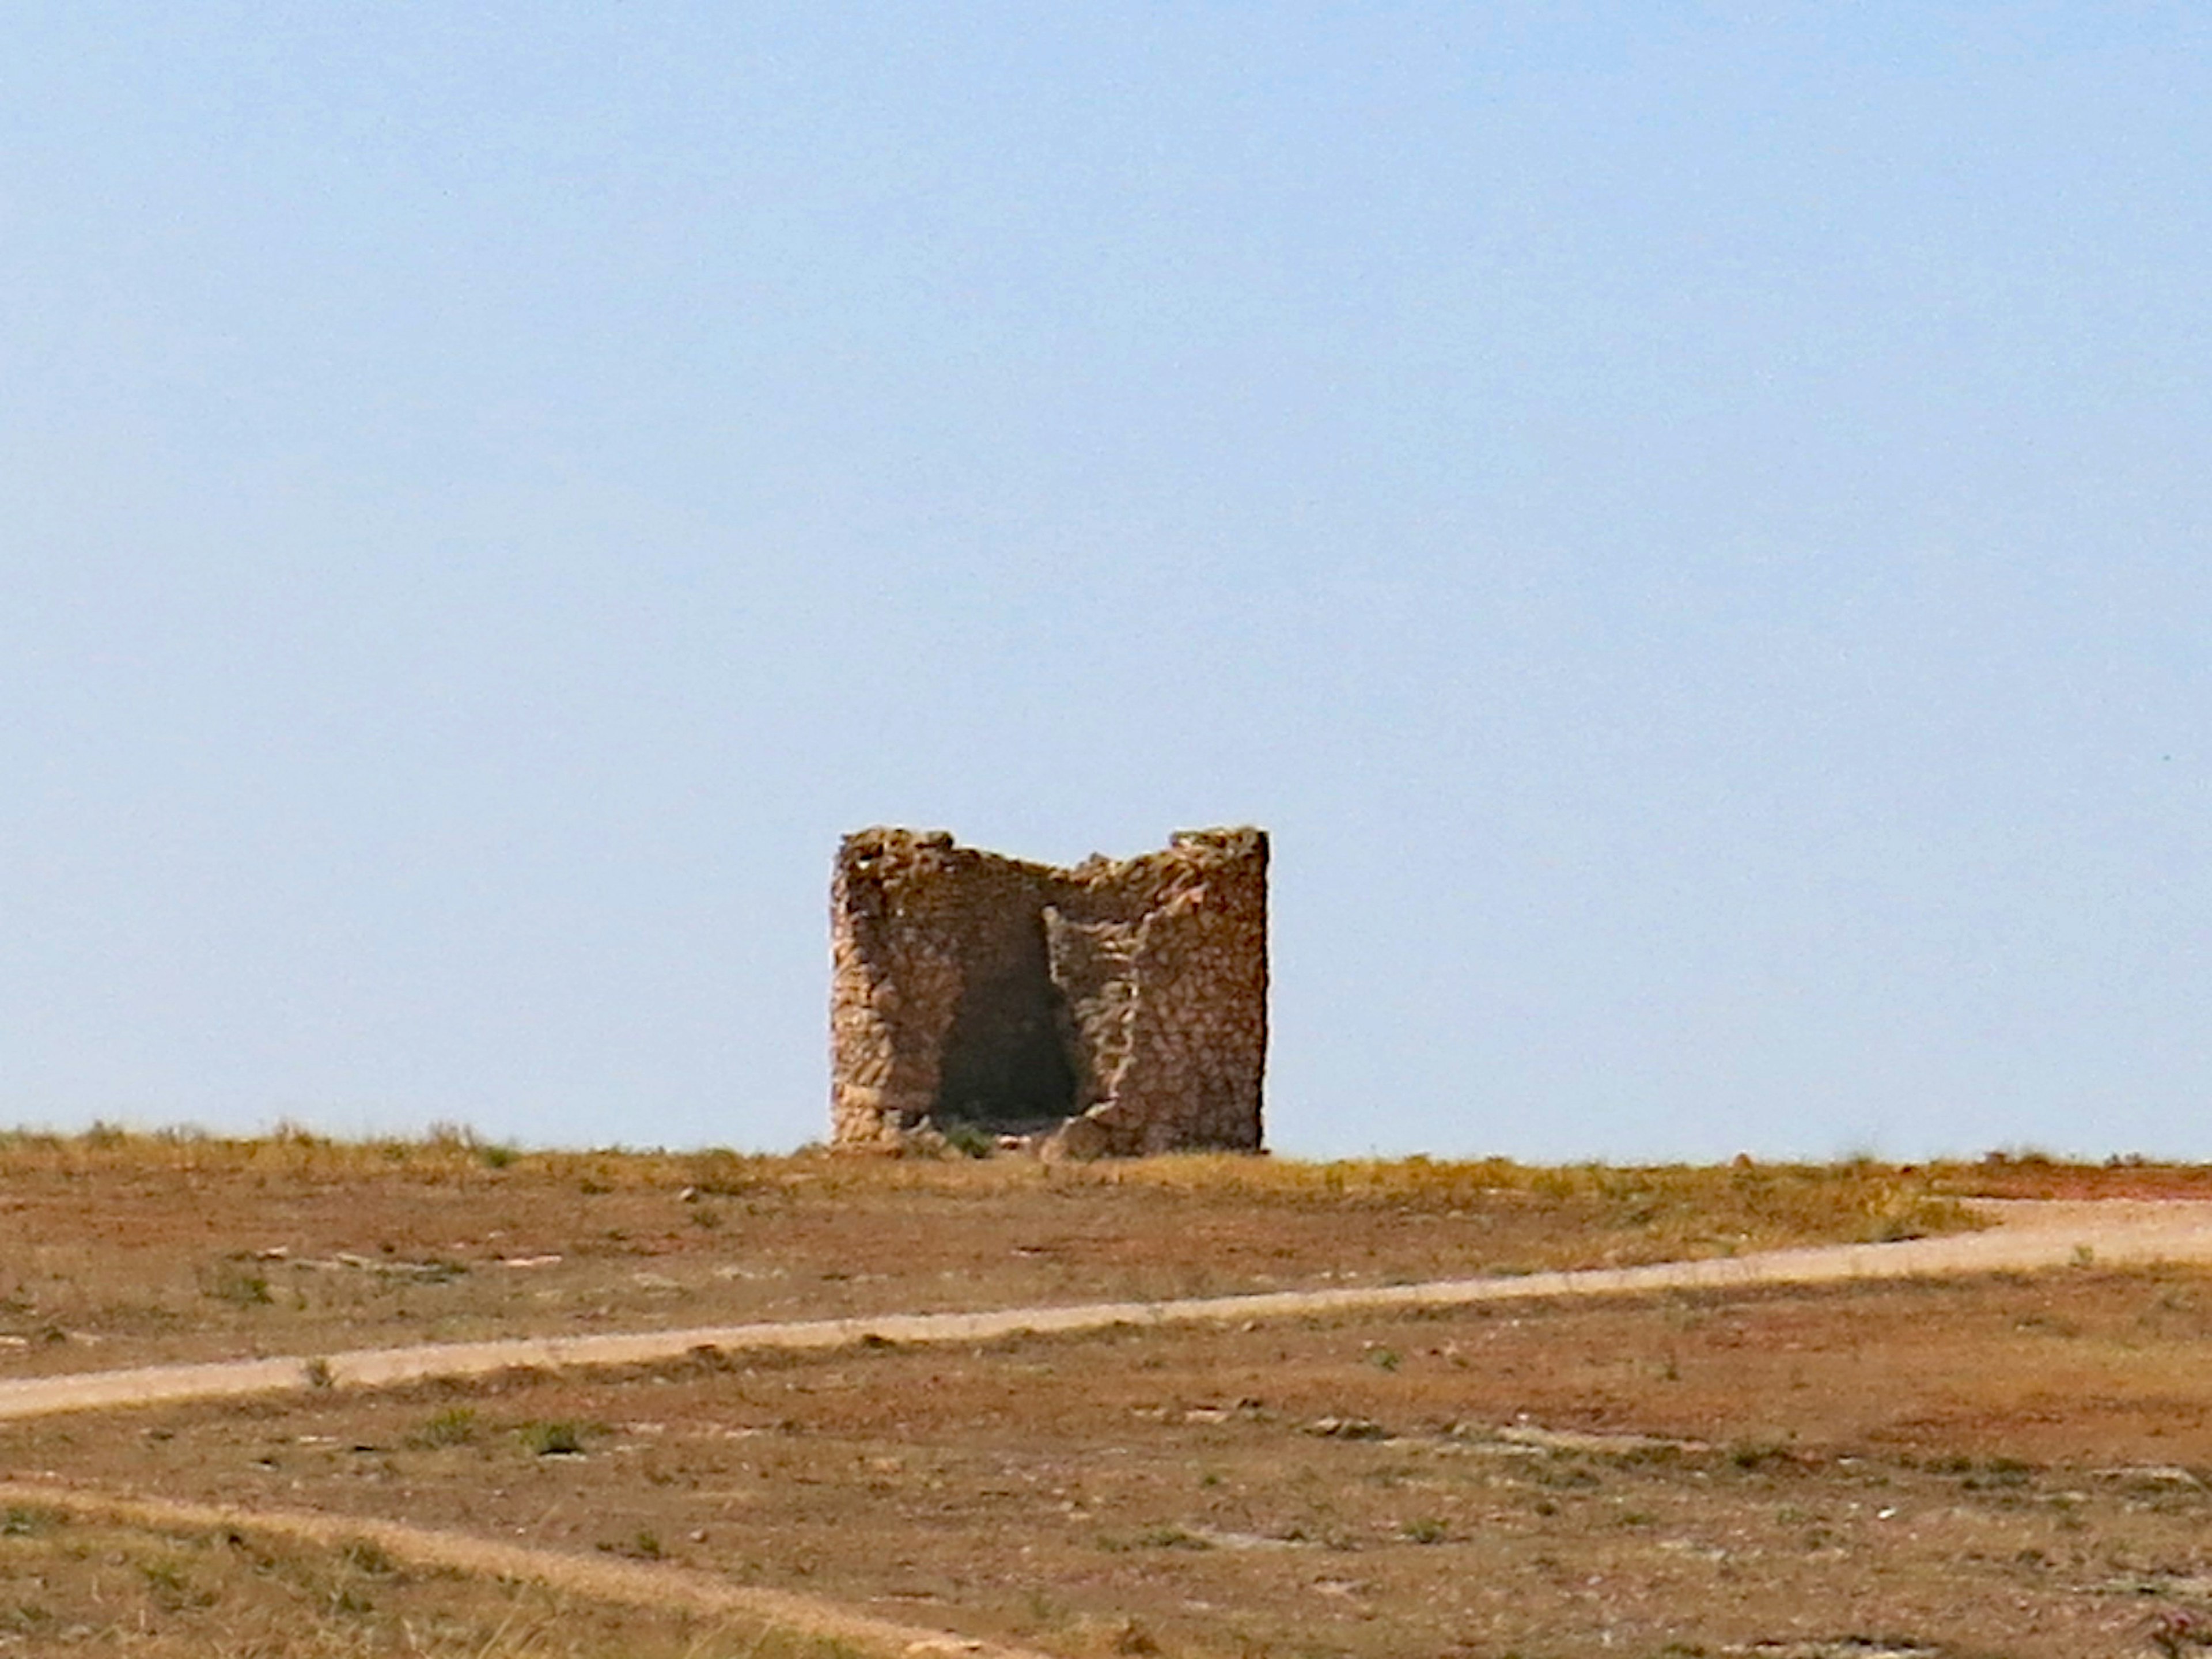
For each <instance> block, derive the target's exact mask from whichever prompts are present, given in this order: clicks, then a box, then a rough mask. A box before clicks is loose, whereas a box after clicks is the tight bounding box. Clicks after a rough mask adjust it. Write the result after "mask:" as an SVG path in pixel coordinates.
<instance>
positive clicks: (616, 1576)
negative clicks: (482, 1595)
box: [0, 1480, 1049, 1659]
mask: <svg viewBox="0 0 2212 1659" xmlns="http://www.w3.org/2000/svg"><path fill="white" fill-rule="evenodd" d="M0 1504H21V1505H24V1506H27V1507H31V1508H38V1509H46V1510H62V1511H64V1512H65V1513H68V1514H70V1515H75V1516H83V1517H85V1518H87V1519H89V1520H96V1521H107V1522H121V1523H123V1524H125V1525H127V1526H133V1527H143V1528H148V1529H149V1530H152V1531H155V1532H165V1533H179V1532H181V1533H202V1532H216V1531H229V1532H238V1533H241V1534H247V1535H249V1536H250V1535H259V1536H262V1537H270V1538H282V1539H285V1540H288V1541H292V1542H295V1543H303V1544H310V1545H313V1546H316V1547H320V1548H337V1547H340V1546H343V1545H345V1544H349V1543H356V1542H360V1543H369V1544H374V1545H375V1546H376V1547H378V1548H379V1549H380V1550H382V1551H383V1552H384V1553H386V1555H388V1556H390V1557H391V1558H392V1559H393V1560H395V1561H401V1562H404V1563H405V1564H407V1565H410V1566H415V1567H425V1568H430V1569H433V1570H440V1571H454V1572H464V1573H469V1574H472V1575H475V1576H477V1577H492V1578H512V1579H520V1580H525V1581H526V1582H529V1583H538V1584H544V1585H547V1586H549V1587H550V1588H551V1589H557V1590H561V1591H564V1592H566V1593H568V1594H571V1595H582V1596H587V1597H589V1598H591V1599H592V1600H593V1601H605V1602H611V1603H614V1604H616V1605H617V1606H623V1607H650V1608H652V1609H653V1610H655V1611H659V1612H684V1613H704V1614H707V1615H708V1616H709V1617H716V1618H728V1619H740V1620H748V1621H751V1622H754V1623H758V1624H762V1625H768V1626H774V1627H775V1628H776V1629H778V1630H783V1631H795V1632H799V1633H801V1634H803V1635H807V1636H821V1637H829V1638H834V1639H836V1640H838V1641H842V1642H848V1643H850V1644H853V1645H854V1646H856V1647H860V1648H864V1649H866V1650H868V1651H870V1652H872V1653H893V1654H900V1655H913V1656H921V1655H924V1654H948V1655H949V1654H966V1655H974V1656H975V1659H1049V1656H1047V1655H1044V1654H1041V1653H1038V1652H1036V1650H1033V1649H1029V1648H1013V1647H1006V1646H1004V1645H1002V1644H998V1643H994V1642H984V1641H978V1640H976V1639H975V1638H970V1637H964V1636H956V1635H954V1634H952V1633H951V1632H948V1631H942V1630H933V1629H930V1628H928V1627H927V1626H920V1625H902V1624H897V1623H895V1622H893V1621H892V1620H887V1619H878V1618H875V1617H873V1616H872V1615H870V1614H868V1613H856V1612H854V1610H853V1609H852V1608H850V1607H842V1606H841V1605H839V1604H838V1603H836V1602H835V1601H821V1600H818V1599H817V1598H816V1597H814V1596H811V1595H792V1594H790V1593H789V1592H787V1591H784V1590H771V1589H749V1588H747V1587H745V1586H744V1585H739V1584H732V1583H728V1582H727V1581H726V1580H725V1579H721V1578H717V1577H713V1576H712V1575H710V1574H708V1573H703V1572H693V1571H688V1570H686V1569H684V1568H682V1567H669V1566H646V1565H640V1564H638V1563H635V1562H629V1561H617V1560H611V1559H608V1558H607V1557H605V1556H603V1555H574V1554H570V1553H568V1552H567V1551H564V1550H543V1549H530V1548H526V1547H524V1546H522V1545H520V1544H507V1543H502V1542H501V1541H498V1540H495V1539H489V1538H478V1537H475V1536H473V1535H471V1534H468V1533H460V1532H446V1531H442V1530H440V1529H437V1528H430V1527H416V1526H410V1525H409V1524H408V1523H407V1522H402V1521H378V1520H371V1519H362V1518H357V1517H354V1516H335V1515H323V1514H319V1513H317V1512H315V1511H314V1510H248V1509H236V1508H233V1507H231V1506H230V1505H228V1504H177V1503H171V1502H168V1501H167V1500H166V1499H161V1498H138V1497H133V1496H131V1495H128V1494H125V1493H121V1492H100V1491H95V1490H90V1489H88V1488H84V1487H80V1486H61V1485H58V1484H48V1483H45V1482H40V1481H28V1480H11V1481H0Z"/></svg>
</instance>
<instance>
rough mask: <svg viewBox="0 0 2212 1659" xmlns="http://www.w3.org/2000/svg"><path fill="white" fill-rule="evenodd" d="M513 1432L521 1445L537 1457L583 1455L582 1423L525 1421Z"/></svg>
mask: <svg viewBox="0 0 2212 1659" xmlns="http://www.w3.org/2000/svg"><path fill="white" fill-rule="evenodd" d="M515 1433H516V1434H517V1435H518V1436H519V1437H520V1439H521V1441H522V1443H523V1445H524V1446H525V1447H526V1448H527V1449H529V1450H530V1451H531V1452H532V1454H533V1455H537V1456H539V1457H580V1456H582V1455H584V1425H582V1424H580V1423H568V1422H562V1423H534V1422H533V1423H525V1424H524V1425H522V1426H521V1427H520V1428H519V1429H517V1430H516V1431H515Z"/></svg>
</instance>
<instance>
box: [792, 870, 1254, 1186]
mask: <svg viewBox="0 0 2212 1659" xmlns="http://www.w3.org/2000/svg"><path fill="white" fill-rule="evenodd" d="M830 935H831V956H832V980H831V985H830V999H829V1030H830V1060H831V1081H830V1120H831V1135H832V1139H833V1140H834V1141H835V1143H836V1145H838V1146H848V1147H864V1146H877V1147H885V1148H890V1147H896V1146H901V1145H903V1144H905V1143H906V1142H908V1140H910V1139H913V1138H915V1137H916V1136H918V1135H923V1134H927V1133H929V1132H931V1131H936V1132H939V1133H944V1132H946V1131H949V1130H954V1129H957V1128H958V1127H963V1126H965V1127H972V1128H974V1129H976V1130H980V1131H983V1132H987V1133H992V1134H995V1135H1000V1136H1004V1137H1011V1138H1014V1139H1018V1140H1020V1141H1023V1142H1024V1143H1026V1144H1030V1145H1034V1146H1038V1147H1039V1148H1041V1149H1042V1150H1043V1151H1045V1152H1048V1153H1053V1152H1058V1153H1065V1154H1068V1155H1072V1156H1079V1157H1096V1156H1100V1155H1104V1154H1126V1153H1139V1152H1165V1151H1171V1150H1176V1149H1182V1148H1193V1147H1232V1148H1238V1149H1243V1150H1256V1149H1257V1148H1258V1146H1259V1145H1260V1136H1261V1098H1260V1097H1261V1076H1262V1073H1263V1072H1264V1071H1265V1068H1266V1065H1267V835H1266V832H1265V831H1263V830H1259V829H1202V830H1192V831H1186V832H1183V833H1182V834H1178V835H1176V836H1174V837H1173V838H1172V840H1171V841H1170V843H1169V845H1168V847H1167V848H1165V850H1164V851H1161V852H1158V853H1149V854H1145V855H1144V856H1143V857H1141V858H1134V859H1124V860H1110V859H1104V858H1092V859H1089V860H1085V862H1084V863H1082V864H1079V865H1078V866H1075V867H1074V868H1073V869H1066V870H1064V869H1057V868H1054V866H1050V865H1043V864H1030V863H1025V862H1024V861H1022V860H1018V859H1009V858H1002V857H1000V855H999V854H995V853H985V852H981V851H978V850H976V849H975V848H966V847H961V846H958V845H957V844H956V843H955V842H953V840H952V838H951V836H947V835H945V834H942V833H924V832H918V831H915V830H910V829H864V830H862V831H860V833H859V834H857V835H853V836H847V837H846V838H845V840H844V842H843V843H842V845H841V846H840V847H839V848H838V851H837V867H836V878H835V880H834V882H833V884H832V887H831V890H830Z"/></svg>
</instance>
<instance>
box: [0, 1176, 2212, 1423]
mask: <svg viewBox="0 0 2212 1659" xmlns="http://www.w3.org/2000/svg"><path fill="white" fill-rule="evenodd" d="M1981 1207H1983V1208H1984V1210H1985V1211H1986V1212H1987V1213H1988V1214H1989V1215H1990V1217H1991V1218H1993V1219H1994V1220H1995V1221H1996V1224H1997V1225H1996V1226H1994V1227H1992V1228H1990V1229H1989V1230H1987V1231H1982V1232H1975V1233H1959V1234H1953V1235H1951V1236H1949V1237H1942V1238H1925V1239H1915V1240H1911V1241H1907V1242H1905V1243H1895V1244H1835V1245H1822V1246H1815V1247H1812V1248H1808V1249H1791V1250H1774V1251H1769V1252H1765V1253H1764V1254H1760V1255H1746V1256H1734V1257H1723V1258H1717V1259H1714V1260H1711V1261H1667V1262H1656V1263H1653V1264H1651V1265H1650V1266H1648V1267H1601V1268H1589V1269H1583V1270H1579V1271H1575V1272H1568V1273H1528V1274H1525V1275H1522V1276H1519V1277H1516V1278H1495V1277H1493V1278H1487V1279H1438V1280H1432V1281H1430V1282H1427V1283H1423V1284H1417V1285H1359V1286H1345V1287H1341V1288H1338V1289H1333V1290H1325V1291H1268V1292H1265V1293H1261V1294H1256V1295H1243V1296H1217V1297H1195V1298H1192V1299H1189V1300H1186V1301H1176V1302H1093V1303H1083V1304H1075V1305H1072V1306H1063V1307H1049V1306H1047V1307H1027V1308H1003V1309H999V1310H994V1311H992V1312H988V1313H939V1314H890V1315H878V1316H873V1317H866V1318H857V1319H820V1320H803V1321H795V1322H762V1323H756V1324H748V1325H709V1326H701V1327H697V1328H692V1329H690V1330H673V1331H644V1332H635V1333H631V1334H607V1335H599V1336H579V1337H514V1338H509V1339H505V1340H498V1341H490V1342H459V1343H435V1344H428V1345H425V1346H416V1347H401V1348H362V1349H356V1350H354V1351H352V1352H342V1353H332V1354H326V1355H322V1356H307V1355H301V1356H296V1357H294V1358H283V1359H246V1360H228V1361H221V1362H216V1363H214V1364H196V1365H152V1366H145V1367H142V1368H139V1369H136V1370H109V1371H87V1372H78V1373H76V1374H74V1375H69V1376H40V1377H23V1378H18V1379H16V1380H14V1381H11V1382H7V1383H0V1420H7V1419H16V1418H30V1417H46V1416H52V1415H55V1414H58V1413H64V1412H78V1411H98V1410H106V1409H112V1408H117V1407H130V1406H149V1405H158V1404H164V1403H169V1402H173V1401H186V1400H210V1399H219V1398H223V1397H228V1396H238V1395H264V1394H277V1393H285V1392H290V1391H295V1390H304V1389H317V1388H330V1387H342V1388H378V1387H388V1386H392V1385H394V1384H398V1383H413V1382H420V1381H423V1380H425V1379H428V1378H431V1377H460V1376H484V1375H486V1374H488V1373H490V1372H495V1371H501V1370H508V1369H510V1368H513V1367H517V1366H533V1367H540V1368H545V1369H556V1370H557V1369H561V1368H564V1367H589V1366H606V1365H635V1364H649V1363H653V1362H655V1361H659V1360H665V1359H671V1358H679V1357H681V1356H682V1355H684V1354H686V1353H689V1352H692V1351H694V1350H696V1349H699V1348H718V1349H724V1350H729V1351H733V1352H739V1351H744V1350H747V1349H752V1350H759V1349H767V1348H781V1349H807V1348H839V1347H850V1346H857V1345H859V1344H860V1343H863V1342H870V1341H889V1342H899V1343H958V1342H982V1341H989V1340H993V1339H994V1338H998V1337H1004V1336H1010V1335H1013V1334H1018V1333H1020V1332H1026V1331H1037V1332H1060V1331H1089V1330H1100V1329H1103V1328H1108V1327H1110V1326H1115V1325H1146V1324H1170V1323H1173V1324H1189V1323H1203V1322H1207V1321H1232V1322H1242V1321H1245V1320H1257V1319H1286V1318H1299V1317H1304V1316H1310V1315H1313V1314H1328V1313H1340V1312H1358V1311H1364V1310H1372V1309H1378V1308H1393V1307H1403V1308H1423V1307H1425V1308H1437V1307H1451V1306H1458V1305H1464V1304H1472V1303H1486V1302H1522V1301H1541V1300H1546V1299H1549V1298H1553V1297H1584V1296H1621V1295H1633V1294H1637V1293H1639V1292H1648V1291H1664V1290H1682V1289H1706V1290H1714V1289H1718V1290H1725V1289H1733V1288H1737V1287H1741V1286H1749V1285H1827V1284H1839V1283H1844V1282H1848V1281H1850V1280H1853V1279H1908V1278H1924V1277H1932V1276H1937V1275H1945V1276H1952V1275H1958V1274H1964V1273H1996V1272H2003V1271H2020V1272H2027V1271H2033V1270H2036V1269H2039V1268H2047V1267H2064V1266H2067V1265H2069V1264H2071V1263H2077V1262H2081V1261H2088V1260H2094V1261H2098V1262H2100V1263H2103V1264H2106V1265H2112V1264H2119V1263H2131V1262H2132V1263H2141V1262H2148V1261H2196V1262H2212V1201H2207V1200H2102V1201H2093V1202H2045V1201H2039V1200H2003V1201H1990V1202H1989V1203H1986V1204H1985V1205H1984V1206H1981Z"/></svg>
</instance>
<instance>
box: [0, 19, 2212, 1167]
mask: <svg viewBox="0 0 2212 1659" xmlns="http://www.w3.org/2000/svg"><path fill="white" fill-rule="evenodd" d="M2206 15H2207V14H2206V13H2205V12H2204V11H2203V9H2201V8H2199V7H2195V6H2187V5H2181V4H2172V5H2148V4H2145V5H2133V4H2124V3H2099V4H2089V3H2081V4H2072V5H2067V4H2056V5H2043V4H2027V3H2021V4H2004V5H1949V4H1942V3H1930V0H1920V3H1912V4H1893V5H1892V4H1869V5H1857V6H1850V7H1843V6H1833V5H1823V4H1812V3H1808V4H1802V5H1787V4H1781V5H1741V6H1693V5H1657V4H1651V3H1641V4H1632V5H1631V4H1623V5H1618V6H1609V5H1565V6H1562V5H1553V4H1528V5H1510V4H1508V5H1496V6H1472V5H1465V4H1454V5H1427V6H1423V5H1405V6H1393V7H1383V6H1308V5H1291V4H1283V5H1268V6H1258V5H1252V6H1243V5H1206V4H1194V5H1188V6H1172V7H1171V6H1155V5H1145V6H1128V5H1108V4H1100V5H1093V6H1073V7H1039V6H1034V5H992V4H976V5H965V6H954V7H913V6H889V5H860V6H852V7H829V6H823V5H819V4H806V5H789V6H786V5H773V4H729V3H715V4H704V3H700V4H684V3H666V4H623V5H617V4H614V3H611V0H602V3H597V4H575V3H562V0H533V3H529V4H498V3H487V4H483V5H469V6H457V5H453V4H451V3H440V4H428V3H420V4H418V3H402V0H394V3H379V4H374V5H368V4H356V3H326V4H325V3H318V4H313V5H310V4H304V3H303V4H289V5H287V4H276V5H266V4H251V5H249V4H246V3H242V0H198V3H193V4H190V5H183V6H175V5H162V6H155V5H151V4H110V3H99V0H71V3H68V4H62V3H45V0H32V3H28V4H25V5H19V6H15V7H12V8H10V9H9V17H8V21H6V23H5V25H4V26H0V577H4V580H0V1122H18V1121H21V1122H34V1123H49V1124H61V1125H70V1124H80V1123H82V1122H85V1121H89V1120H90V1119H91V1118H93V1117H94V1116H95V1115H106V1116H109V1117H114V1118H121V1119H125V1120H129V1121H137V1122H141V1123H160V1122H169V1121H197V1122H199V1123H201V1124H204V1125H208V1126H210V1127H222V1128H252V1127H257V1126H259V1125H264V1124H267V1123H269V1122H270V1121H274V1120H275V1119H276V1118H278V1117H279V1116H283V1115H289V1116H293V1117H296V1118H299V1119H301V1120H304V1121H307V1122H309V1123H312V1124H314V1125H316V1126H319V1127H325V1128H328V1129H331V1130H335V1131H340V1132H360V1131H363V1130H369V1129H387V1128H410V1127H420V1126H422V1125H423V1124H425V1123H427V1122H428V1121H432V1120H436V1119H452V1120H465V1121H472V1122H473V1123H475V1124H477V1126H478V1127H481V1128H482V1129H483V1130H484V1131H485V1132H487V1133H491V1134H495V1135H499V1136H513V1137H516V1138H519V1139H524V1140H526V1141H530V1142H533V1143H545V1142H554V1143H578V1142H589V1143H603V1142H609V1141H617V1140H618V1141H623V1142H628V1143H631V1144H651V1143H665V1144H671V1145H685V1144H702V1143H722V1144H731V1145H736V1146H749V1147H766V1148H773V1147H783V1146H793V1145H796V1144H798V1143H799V1142H801V1141H803V1140H805V1139H810V1138H812V1137H816V1136H818V1135H819V1134H820V1133H823V1127H824V1119H825V1109H824V1104H823V1095H824V1089H825V1081H826V1062H825V1059H824V1053H823V1050H824V1038H823V998H824V994H825V981H826V977H827V975H826V968H825V964H824V953H825V943H824V940H825V922H824V888H825V885H826V881H827V876H828V870H829V858H830V854H831V851H832V848H834V846H835V843H836V839H837V836H839V835H840V834H841V833H842V831H845V830H847V829H854V828H857V827H860V826H861V825H864V824H868V823H908V824H914V825H920V826H941V827H945V828H948V829H951V830H953V831H954V832H955V833H956V834H957V835H958V836H960V837H961V838H962V839H963V840H966V841H969V842H975V843H978V844H981V845H985V846H992V847H996V848H1001V849H1003V850H1006V851H1011V852H1015V853H1018V854H1027V855H1030V856H1037V857H1051V858H1058V857H1079V856H1080V855H1082V854H1085V853H1087V852H1089V851H1091V850H1092V849H1093V848H1097V849H1100V850H1104V851H1109V852H1114V853H1131V852H1136V851H1139V850H1141V849H1143V848H1147V847H1150V846H1152V845H1155V844H1157V843H1158V842H1159V841H1160V840H1161V838H1162V837H1163V836H1164V835H1165V833H1166V832H1167V831H1169V830H1170V829H1175V828H1178V827H1182V826H1188V825H1198V824H1206V823H1221V822H1231V823H1235V822H1248V821H1249V822H1256V823H1263V824H1266V825H1267V826H1268V827H1269V828H1271V829H1273V831H1274V833H1275V836H1276V849H1277V866H1276V884H1275V923H1276V926H1275V937H1274V943H1275V954H1274V961H1275V969H1276V997H1275V1003H1274V1012H1275V1019H1276V1040H1275V1044H1274V1048H1273V1069H1272V1073H1271V1092H1270V1129H1271V1134H1272V1139H1273V1141H1274V1143H1275V1145H1276V1146H1278V1147H1279V1148H1280V1149H1282V1150H1284V1151H1285V1152H1294V1153H1305V1154H1316V1155H1318V1154H1323V1153H1345V1152H1365V1151H1368V1150H1370V1149H1371V1150H1376V1151H1381V1152H1413V1151H1428V1152H1435V1153H1439V1154H1443V1153H1450V1154H1471V1153H1481V1152H1506V1153H1510V1154H1514V1155H1516V1156H1521V1157H1527V1158H1584V1157H1603V1158H1710V1157H1716V1156H1726V1155H1728V1154H1730V1153H1733V1152H1735V1151H1737V1150H1738V1149H1739V1148H1744V1149H1748V1150H1751V1151H1753V1152H1759V1153H1765V1154H1784V1153H1808V1154H1814V1155H1827V1154H1832V1153H1836V1152H1847V1151H1851V1150H1855V1149H1861V1148H1865V1149H1872V1150H1878V1151H1881V1152H1887V1153H1889V1154H1893V1155H1899V1156H1919V1155H1923V1154H1926V1153H1929V1152H1935V1151H1938V1150H1943V1149H1950V1150H1956V1151H1963V1152H1978V1151H1980V1150H1982V1149H1984V1148H1985V1147H1989V1146H2023V1145H2043V1146H2051V1147H2055V1148H2061V1149H2070V1150H2075V1151H2080V1152H2092V1153H2101V1152H2115V1151H2124V1150H2130V1149H2140V1150H2143V1151H2146V1152H2158V1153H2166V1154H2186V1155H2194V1156H2197V1157H2212V957H2208V951H2207V946H2208V938H2212V650H2209V649H2208V647H2212V637H2208V635H2212V556H2208V555H2212V544H2208V529H2212V513H2208V508H2209V507H2212V444H2209V443H2208V440H2212V30H2208V27H2207V24H2206V22H2205V21H2203V20H2204V19H2205V17H2206Z"/></svg>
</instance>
